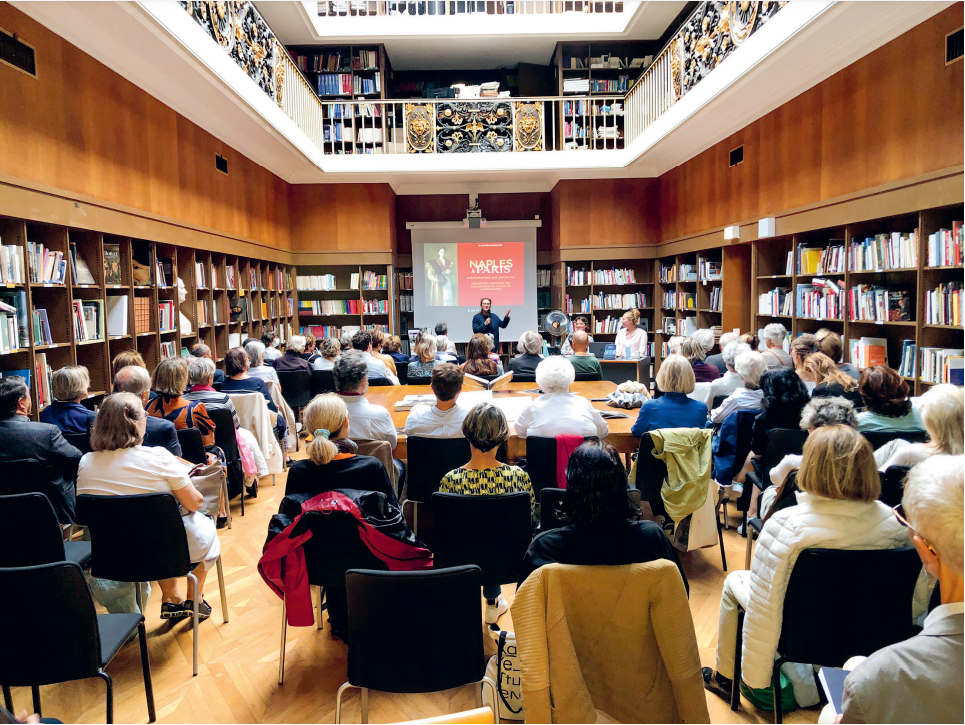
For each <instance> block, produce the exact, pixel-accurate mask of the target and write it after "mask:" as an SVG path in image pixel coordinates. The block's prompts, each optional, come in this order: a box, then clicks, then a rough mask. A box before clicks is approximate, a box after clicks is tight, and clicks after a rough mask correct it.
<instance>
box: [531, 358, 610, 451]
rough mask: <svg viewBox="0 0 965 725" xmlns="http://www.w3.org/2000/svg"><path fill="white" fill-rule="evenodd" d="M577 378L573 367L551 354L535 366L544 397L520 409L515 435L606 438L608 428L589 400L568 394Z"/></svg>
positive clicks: (568, 362)
mask: <svg viewBox="0 0 965 725" xmlns="http://www.w3.org/2000/svg"><path fill="white" fill-rule="evenodd" d="M575 379H576V371H575V370H574V369H573V364H572V363H571V362H570V361H569V360H567V359H566V358H564V357H561V356H559V355H553V356H552V357H548V358H546V359H545V360H543V362H541V363H540V364H539V365H537V366H536V384H537V385H538V386H539V388H540V390H542V391H543V394H542V395H540V396H538V397H537V398H535V399H534V400H533V402H532V403H530V404H529V405H528V406H526V407H525V408H524V409H523V412H522V413H520V415H519V418H517V419H516V424H515V428H516V435H517V436H519V437H520V438H526V437H527V436H531V435H533V436H542V437H546V438H552V437H554V436H558V435H578V436H583V437H584V438H590V437H594V436H595V437H597V438H606V437H607V434H609V432H610V429H609V428H607V424H606V421H605V420H603V416H602V415H600V411H598V410H597V409H596V408H594V407H593V405H592V404H591V403H590V401H589V400H587V399H586V398H583V397H581V396H579V395H577V394H576V393H571V392H570V385H571V384H572V383H573V381H574V380H575Z"/></svg>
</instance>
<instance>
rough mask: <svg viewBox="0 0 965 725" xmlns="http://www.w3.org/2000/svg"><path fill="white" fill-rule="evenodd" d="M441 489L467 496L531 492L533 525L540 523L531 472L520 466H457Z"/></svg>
mask: <svg viewBox="0 0 965 725" xmlns="http://www.w3.org/2000/svg"><path fill="white" fill-rule="evenodd" d="M439 490H440V491H441V492H443V493H461V494H464V495H466V496H497V495H499V494H501V493H517V492H519V491H525V492H526V493H528V494H529V510H530V515H531V516H532V519H533V525H534V526H535V525H536V524H538V523H539V510H538V508H537V505H536V496H534V495H533V483H532V481H530V480H529V474H528V473H526V471H524V470H523V469H522V468H520V467H519V466H508V465H506V464H503V465H502V466H500V467H499V468H486V469H483V470H478V469H472V470H470V469H466V468H457V469H455V470H453V471H449V473H447V474H446V475H445V476H443V478H442V484H441V485H440V486H439Z"/></svg>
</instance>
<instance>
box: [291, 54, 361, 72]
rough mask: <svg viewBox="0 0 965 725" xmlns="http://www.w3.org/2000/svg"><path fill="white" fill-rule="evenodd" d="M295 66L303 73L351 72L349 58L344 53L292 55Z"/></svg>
mask: <svg viewBox="0 0 965 725" xmlns="http://www.w3.org/2000/svg"><path fill="white" fill-rule="evenodd" d="M291 57H292V60H293V61H295V65H297V66H298V69H299V70H300V71H302V72H303V73H318V72H320V71H335V70H351V66H350V65H349V63H350V61H349V56H348V55H347V54H342V53H318V54H312V55H303V54H301V53H291Z"/></svg>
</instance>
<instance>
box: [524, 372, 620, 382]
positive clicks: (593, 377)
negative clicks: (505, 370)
mask: <svg viewBox="0 0 965 725" xmlns="http://www.w3.org/2000/svg"><path fill="white" fill-rule="evenodd" d="M513 379H514V380H515V379H516V376H515V375H514V376H513ZM575 380H576V382H578V383H592V382H597V381H600V380H603V373H595V372H591V373H577V374H576V378H575Z"/></svg>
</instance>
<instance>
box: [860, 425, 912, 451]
mask: <svg viewBox="0 0 965 725" xmlns="http://www.w3.org/2000/svg"><path fill="white" fill-rule="evenodd" d="M861 435H863V436H864V437H865V439H866V440H867V441H868V443H870V444H871V448H872V449H874V450H878V449H879V448H881V447H882V446H883V445H885V444H886V443H891V441H893V440H897V439H899V438H901V439H903V440H906V441H908V442H909V443H925V442H927V441H928V433H926V432H925V431H923V430H901V431H870V430H869V431H862V432H861Z"/></svg>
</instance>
